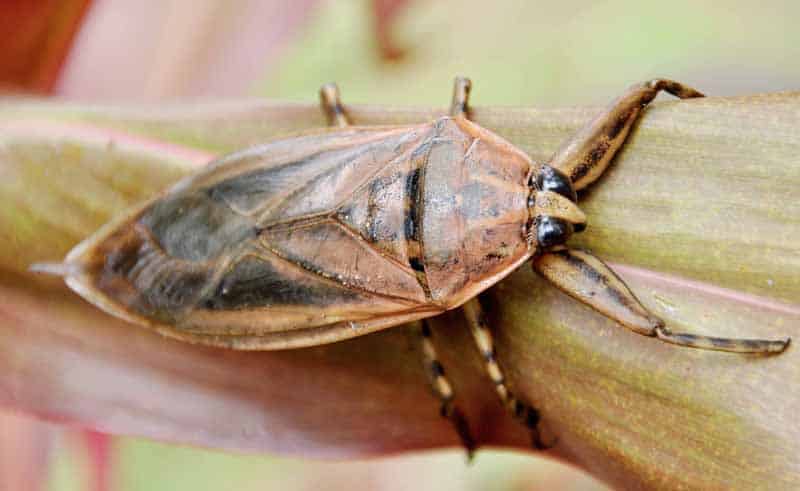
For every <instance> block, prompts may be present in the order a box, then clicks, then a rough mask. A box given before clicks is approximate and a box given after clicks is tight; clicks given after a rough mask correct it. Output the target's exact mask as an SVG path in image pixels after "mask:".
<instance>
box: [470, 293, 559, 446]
mask: <svg viewBox="0 0 800 491" xmlns="http://www.w3.org/2000/svg"><path fill="white" fill-rule="evenodd" d="M463 309H464V315H465V317H466V319H467V324H469V329H470V332H472V337H473V338H474V339H475V344H477V346H478V350H479V351H480V353H481V356H482V357H483V360H484V362H485V364H486V365H485V366H486V372H487V373H488V374H489V378H490V379H491V380H492V383H493V384H494V387H495V390H496V391H497V395H498V396H500V401H501V402H502V403H503V406H505V407H506V408H507V409H508V410H509V411H510V412H511V414H512V416H513V417H514V418H515V419H517V420H518V421H520V422H521V423H522V424H524V425H525V426H527V427H528V429H529V430H530V432H531V445H532V446H533V447H534V448H537V449H539V450H545V449H548V448H550V447H552V446H553V443H551V444H545V443H544V442H543V441H542V437H541V433H540V431H539V421H540V420H541V415H540V414H539V411H538V410H537V409H536V408H535V407H533V406H531V405H528V404H525V403H524V402H522V401H520V400H519V399H517V398H516V396H514V394H513V393H512V392H511V390H510V389H509V388H508V385H507V383H506V378H505V375H503V371H502V370H501V369H500V365H499V364H498V363H497V353H496V352H495V348H494V341H493V339H492V333H491V331H489V326H488V324H487V323H486V316H485V315H484V312H483V308H482V307H481V304H480V302H479V301H478V299H477V298H473V299H472V300H470V301H468V302H467V303H465V304H464V305H463Z"/></svg>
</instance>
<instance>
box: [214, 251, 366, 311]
mask: <svg viewBox="0 0 800 491" xmlns="http://www.w3.org/2000/svg"><path fill="white" fill-rule="evenodd" d="M358 295H359V294H358V293H357V292H355V291H352V290H348V289H346V288H341V287H338V286H334V285H329V284H327V283H324V282H322V281H306V282H299V281H297V279H296V278H290V277H288V276H287V275H286V274H285V271H282V270H281V269H278V268H275V267H273V266H272V264H271V263H270V262H268V261H265V260H262V259H260V258H258V257H256V256H253V255H248V256H245V257H244V258H242V259H241V260H240V261H239V262H238V263H236V264H235V265H234V266H233V267H232V268H230V270H229V271H228V272H227V273H226V274H225V275H224V276H223V277H222V279H221V281H220V282H219V284H218V286H217V289H216V290H215V291H214V293H213V294H212V295H210V296H209V297H208V298H206V299H205V300H204V303H203V307H205V308H206V309H209V310H238V309H247V308H251V307H269V306H274V305H320V306H328V305H333V304H336V303H337V302H342V301H351V300H354V299H356V298H358Z"/></svg>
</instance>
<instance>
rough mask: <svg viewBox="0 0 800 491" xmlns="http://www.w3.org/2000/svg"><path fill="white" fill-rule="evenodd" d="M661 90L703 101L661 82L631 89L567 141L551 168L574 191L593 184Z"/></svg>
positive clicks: (678, 85) (672, 83) (677, 85)
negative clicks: (562, 177)
mask: <svg viewBox="0 0 800 491" xmlns="http://www.w3.org/2000/svg"><path fill="white" fill-rule="evenodd" d="M662 90H664V91H666V92H669V93H670V94H672V95H674V96H676V97H679V98H681V99H689V98H694V97H703V94H701V93H700V92H698V91H696V90H694V89H692V88H691V87H687V86H686V85H683V84H681V83H678V82H675V81H672V80H666V79H661V78H657V79H654V80H650V81H648V82H644V83H641V84H637V85H634V86H633V87H631V88H629V89H628V90H627V91H626V92H625V93H624V94H622V96H620V97H619V98H618V99H617V100H615V101H614V102H612V103H611V105H610V106H609V107H608V108H607V109H606V110H605V111H603V112H602V113H600V114H599V115H598V116H597V117H596V118H595V119H594V120H592V121H591V122H589V123H588V124H587V125H586V126H584V127H583V128H582V129H581V130H579V131H578V133H576V134H575V135H574V136H573V137H572V138H570V139H569V140H567V141H566V142H565V143H564V144H563V145H562V146H561V148H559V149H558V150H557V151H556V153H555V155H554V156H553V158H552V159H551V160H550V162H549V165H550V167H553V168H556V169H558V170H560V171H561V172H563V173H564V174H565V175H567V176H568V177H569V178H570V180H571V181H572V185H573V187H574V188H575V190H576V191H577V190H580V189H583V188H585V187H586V186H588V185H589V184H591V183H593V182H594V181H596V180H597V178H598V177H600V176H601V175H602V174H603V172H604V171H605V170H606V168H607V167H608V164H609V163H610V162H611V160H612V159H613V158H614V154H616V152H617V150H619V148H620V147H621V146H622V144H623V143H624V142H625V139H626V138H627V136H628V133H629V132H630V129H631V127H632V126H633V124H634V123H635V122H636V120H637V119H638V118H639V116H640V115H641V113H642V109H644V107H645V106H647V104H649V103H650V101H652V100H653V99H655V97H656V95H658V93H659V92H660V91H662Z"/></svg>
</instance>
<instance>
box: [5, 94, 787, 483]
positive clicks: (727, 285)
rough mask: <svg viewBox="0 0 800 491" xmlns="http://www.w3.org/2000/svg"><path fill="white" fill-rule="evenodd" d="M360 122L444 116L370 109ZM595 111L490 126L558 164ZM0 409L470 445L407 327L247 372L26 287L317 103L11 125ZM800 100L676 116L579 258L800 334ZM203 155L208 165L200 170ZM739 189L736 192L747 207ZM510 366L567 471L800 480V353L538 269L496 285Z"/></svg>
mask: <svg viewBox="0 0 800 491" xmlns="http://www.w3.org/2000/svg"><path fill="white" fill-rule="evenodd" d="M348 109H350V114H351V115H352V116H353V118H354V120H355V123H357V124H364V123H371V122H382V123H408V122H413V121H423V120H426V119H429V118H430V117H432V116H433V115H434V114H441V112H435V111H419V110H413V109H386V108H360V107H353V108H348ZM594 113H595V109H564V110H557V109H554V110H532V109H513V108H507V109H483V108H480V107H479V108H476V109H475V111H474V117H475V119H476V121H477V122H478V123H479V124H481V125H482V126H484V127H486V128H490V129H492V130H493V131H496V132H497V133H498V134H500V135H501V136H503V137H505V138H508V139H509V140H510V141H511V142H513V143H514V144H516V145H518V146H520V147H521V148H523V149H524V150H526V151H528V152H530V153H531V154H532V157H534V158H536V157H543V156H547V155H549V154H550V153H551V152H552V151H553V150H554V149H555V148H556V147H557V146H558V144H559V143H560V142H561V141H562V140H563V139H564V138H566V137H567V136H568V135H569V134H570V133H571V132H572V131H574V130H575V128H576V127H577V126H578V125H579V124H581V123H583V122H585V121H586V120H588V119H589V118H590V117H591V116H592V115H593V114H594ZM0 118H2V123H0V126H2V132H1V133H0V135H1V136H0V138H1V139H2V147H0V173H2V180H0V195H1V196H2V202H3V203H4V205H5V206H4V207H2V208H0V238H2V241H0V270H1V271H2V281H1V283H2V294H0V302H1V303H0V319H1V320H0V402H1V403H2V404H6V405H12V406H15V407H19V408H22V409H25V410H27V411H31V412H35V413H38V414H42V415H47V416H49V417H51V418H57V419H60V420H68V421H73V422H76V423H79V424H83V425H89V426H92V427H97V428H100V429H103V430H106V431H110V432H114V433H122V434H136V435H145V436H150V437H153V438H158V439H162V440H168V441H180V442H186V443H193V444H198V445H206V446H214V447H226V448H241V449H249V450H257V451H270V452H283V453H292V454H303V455H306V456H318V457H320V456H322V457H337V458H352V457H354V456H363V455H375V454H383V453H387V452H399V451H406V450H410V449H421V448H430V447H437V446H442V445H453V444H455V443H456V437H455V435H454V434H453V433H452V430H451V428H450V427H449V426H448V424H447V423H446V422H445V421H442V420H440V419H439V418H438V414H437V412H436V400H435V398H434V397H433V396H432V395H431V394H430V392H429V390H428V389H427V387H426V386H425V385H424V382H423V381H424V380H425V375H424V373H423V370H422V367H421V354H420V353H419V348H418V344H417V342H416V340H415V339H413V338H412V337H411V336H410V334H409V332H408V331H407V330H406V329H405V328H396V329H389V330H387V331H385V332H382V333H378V334H374V335H369V336H364V337H361V338H358V339H354V340H350V341H345V342H342V343H336V344H332V345H329V346H325V347H319V348H312V349H303V350H293V351H281V352H270V353H237V352H232V351H225V350H215V349H211V348H201V347H196V346H191V345H186V344H182V343H178V342H175V341H170V340H165V339H163V338H161V337H159V336H157V335H155V334H152V333H149V332H147V331H146V330H143V329H138V328H135V327H133V326H131V325H129V324H125V323H123V322H120V321H116V320H113V319H111V318H109V317H108V316H106V315H104V314H102V313H100V312H98V311H97V310H96V309H94V308H92V307H89V306H88V305H87V304H85V303H83V302H82V301H80V300H78V299H76V298H75V296H74V295H73V294H71V293H68V292H66V291H64V289H63V288H62V287H61V286H60V284H59V282H58V281H51V280H49V279H47V280H45V279H36V278H33V277H32V276H30V275H27V274H26V273H25V269H26V267H27V265H28V264H30V263H31V262H34V261H42V260H54V259H58V258H61V257H63V254H64V253H65V252H66V251H67V250H68V249H69V248H70V247H71V246H72V245H74V244H75V243H77V242H78V241H79V240H80V239H82V238H84V237H85V236H86V235H88V234H89V233H91V232H92V231H93V230H95V229H96V228H97V227H98V226H99V225H101V224H102V223H104V222H105V221H107V220H108V219H109V218H110V217H111V216H112V215H114V214H115V213H117V212H119V211H121V210H123V209H125V208H126V207H128V206H130V205H131V204H132V203H134V202H136V201H138V200H140V199H142V198H143V197H146V196H149V195H151V194H152V193H153V192H155V191H156V190H157V189H161V188H163V187H164V186H165V185H166V184H168V183H170V182H174V181H175V180H176V179H177V177H178V176H180V175H183V174H184V173H185V172H186V170H187V169H188V168H189V167H192V165H199V164H200V163H201V162H203V161H204V160H207V159H209V158H210V156H211V155H212V154H213V153H220V152H225V151H230V150H233V149H236V148H241V147H242V146H244V145H248V144H253V143H257V142H259V141H263V140H266V139H267V138H268V137H270V136H272V135H276V134H285V133H286V132H288V131H293V130H297V129H302V128H306V127H314V126H319V125H322V124H323V118H322V115H321V114H319V113H318V110H317V109H316V107H314V106H311V105H309V106H283V105H267V104H262V103H246V104H239V103H230V104H214V105H207V106H202V105H201V106H192V107H162V108H160V109H158V110H148V111H143V110H128V109H110V108H93V109H87V108H81V107H75V106H64V105H57V104H48V103H25V104H23V103H14V104H11V103H5V104H4V105H3V106H2V108H0ZM798 120H800V95H797V94H774V95H764V96H754V97H741V98H730V99H715V98H709V99H706V100H697V101H690V102H668V103H664V104H656V105H654V106H653V107H652V108H650V109H648V111H647V112H646V114H645V115H644V118H643V120H642V122H641V124H639V125H638V127H637V128H636V129H635V130H634V134H633V138H632V141H631V143H630V144H629V145H628V146H627V147H626V148H625V150H624V151H623V153H622V154H621V155H620V158H619V159H617V161H616V162H615V163H614V164H613V166H612V168H611V169H610V171H609V173H608V174H607V175H606V176H605V177H603V178H602V179H601V180H600V181H599V182H598V185H597V186H596V187H595V188H594V189H593V190H592V191H591V192H590V193H588V195H585V196H584V197H583V198H584V200H583V203H582V208H583V210H584V211H585V212H586V214H587V216H588V220H589V227H588V229H587V230H586V232H584V233H583V234H581V236H579V237H576V239H579V240H573V241H572V244H573V245H575V244H576V243H580V244H581V245H583V246H585V247H589V248H591V249H592V251H593V252H594V253H595V254H596V255H598V256H600V257H603V258H604V259H610V260H612V261H617V262H624V263H625V265H624V266H621V265H619V264H617V265H616V269H617V271H618V272H619V274H620V276H621V277H622V278H623V279H624V280H625V281H626V282H627V283H628V284H629V285H630V287H631V289H632V290H633V291H634V293H636V295H637V296H638V297H639V298H640V299H641V300H642V302H643V303H644V304H645V305H646V306H647V307H648V308H651V309H652V310H653V311H654V313H656V314H658V315H659V316H661V317H662V318H664V319H665V320H666V321H667V323H668V324H670V325H671V326H674V327H675V328H676V329H677V328H678V327H680V328H681V330H686V331H690V332H698V333H701V332H702V333H707V334H717V335H726V336H747V337H776V336H781V335H793V336H794V337H795V338H797V337H798V326H800V306H798V303H797V299H798V298H800V261H798V257H800V251H798V244H800V226H799V224H798V217H800V208H799V207H800V203H798V200H797V199H796V198H797V189H799V188H800V161H799V160H798V159H797V155H800V141H799V140H798V136H797V121H798ZM198 150H199V151H198ZM732 190H733V191H732ZM490 300H491V302H490V303H491V304H492V305H493V308H492V310H491V313H490V315H489V317H490V322H491V325H492V326H493V332H494V334H495V336H496V338H497V351H498V358H499V359H500V361H501V363H502V364H503V367H504V369H505V370H506V372H507V373H508V374H509V383H510V384H511V386H512V387H513V388H514V389H515V391H516V393H518V394H520V395H524V396H525V397H526V398H527V399H528V400H530V401H531V402H533V403H535V404H536V405H537V406H538V407H539V408H541V410H542V415H543V419H544V426H545V429H546V431H548V432H550V433H551V434H555V435H558V437H559V444H558V446H557V447H556V448H555V449H554V451H553V455H555V456H558V457H559V458H563V459H566V460H568V461H570V462H573V463H575V464H576V465H579V466H581V467H583V468H585V469H588V470H589V471H590V472H592V473H593V474H595V475H597V476H598V477H600V478H601V479H604V480H606V481H607V482H611V483H614V484H615V485H617V486H620V487H626V488H629V489H637V488H661V489H675V488H684V489H730V488H738V489H793V488H796V487H797V486H798V485H799V484H800V461H799V460H800V459H798V455H800V447H799V446H798V445H800V443H799V442H800V434H798V428H797V425H796V420H795V415H796V412H797V408H798V405H799V404H800V402H798V391H799V389H798V386H799V385H800V362H799V359H798V355H797V349H796V347H792V348H790V349H789V350H788V351H787V352H786V353H784V354H783V355H780V356H776V357H770V358H753V357H746V356H740V355H730V354H721V353H709V352H699V351H696V350H688V349H679V348H675V347H672V346H669V345H666V344H664V343H660V342H658V341H656V340H653V339H650V338H645V337H642V336H638V335H636V334H634V333H631V332H629V331H627V330H625V329H623V328H621V327H619V326H616V325H615V324H614V323H613V322H611V321H609V320H607V319H605V318H603V317H602V316H600V315H598V314H595V313H594V312H592V311H591V310H589V309H588V308H587V307H583V306H581V305H579V304H577V303H576V302H575V301H573V300H571V299H570V298H568V297H566V296H565V295H563V294H562V293H560V292H558V291H556V290H555V289H553V288H552V287H549V286H548V285H547V284H546V282H544V281H543V280H540V279H539V278H537V277H536V276H534V275H533V274H532V273H531V271H530V268H528V267H523V268H521V269H520V270H519V271H518V272H516V273H515V274H513V275H511V276H510V277H509V278H507V279H506V280H504V281H502V282H501V283H500V284H498V285H497V286H496V287H495V288H493V289H492V290H491V294H490ZM433 340H434V342H435V343H437V347H438V348H439V350H440V351H441V357H442V361H443V363H444V364H445V366H446V367H447V368H448V376H449V377H450V378H451V379H452V380H453V385H454V388H455V390H456V393H457V397H458V401H459V403H460V404H461V405H462V406H463V407H464V409H465V411H466V413H467V416H468V417H469V419H470V422H471V424H472V425H473V431H474V433H475V435H476V437H477V438H478V440H479V441H480V442H481V443H483V444H493V445H502V446H512V447H517V448H525V446H526V444H527V435H526V434H525V432H524V431H523V430H522V429H521V428H519V427H518V426H517V425H516V424H515V423H514V422H513V421H511V420H510V418H509V417H507V416H506V414H505V413H504V411H503V410H502V408H501V407H500V406H499V404H498V403H497V402H496V401H495V395H494V394H493V393H492V391H491V384H490V383H489V381H488V380H487V379H485V377H483V375H482V370H483V368H482V362H481V359H480V358H479V356H478V354H477V351H476V350H475V348H474V346H473V345H472V342H471V340H470V338H469V333H467V332H466V331H465V330H464V329H463V327H462V319H461V317H460V314H457V313H455V314H446V315H445V316H443V317H442V318H440V319H439V320H437V321H436V322H435V323H434V336H433Z"/></svg>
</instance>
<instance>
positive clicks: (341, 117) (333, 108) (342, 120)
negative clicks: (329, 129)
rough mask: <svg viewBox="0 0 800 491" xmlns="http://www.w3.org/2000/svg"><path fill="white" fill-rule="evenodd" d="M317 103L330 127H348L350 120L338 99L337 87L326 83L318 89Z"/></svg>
mask: <svg viewBox="0 0 800 491" xmlns="http://www.w3.org/2000/svg"><path fill="white" fill-rule="evenodd" d="M319 102H320V105H321V106H322V112H324V113H325V116H326V117H327V118H328V124H329V125H330V126H341V127H345V126H350V119H349V118H348V117H347V113H346V112H345V110H344V107H342V102H341V100H340V99H339V87H338V86H337V85H336V84H334V83H328V84H325V85H323V86H322V87H320V89H319Z"/></svg>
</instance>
